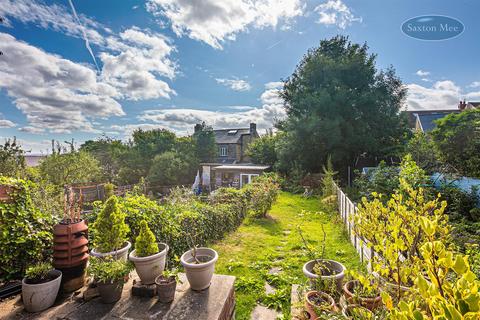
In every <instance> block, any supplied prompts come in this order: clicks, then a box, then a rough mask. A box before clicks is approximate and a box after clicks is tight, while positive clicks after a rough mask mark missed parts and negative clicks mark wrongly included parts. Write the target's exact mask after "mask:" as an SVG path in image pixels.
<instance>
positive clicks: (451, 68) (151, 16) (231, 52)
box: [0, 0, 480, 153]
mask: <svg viewBox="0 0 480 320" xmlns="http://www.w3.org/2000/svg"><path fill="white" fill-rule="evenodd" d="M71 5H73V8H75V11H76V13H77V16H75V15H74V14H73V8H72V6H71ZM479 9H480V3H478V2H477V1H475V0H460V1H439V0H435V1H434V0H431V1H410V0H408V1H407V0H404V1H399V0H395V1H393V0H392V1H385V0H383V1H381V0H364V1H353V0H318V1H317V0H316V1H304V0H149V1H133V0H122V1H117V0H102V1H93V0H82V1H79V0H72V2H71V3H70V1H69V0H63V1H25V0H0V16H1V17H3V18H4V22H3V24H1V25H0V50H1V51H3V53H4V54H3V55H2V56H0V139H2V140H3V139H5V138H7V137H12V136H16V137H17V139H18V140H19V141H20V142H21V143H22V144H23V145H24V147H25V149H27V150H32V151H33V152H35V153H38V152H47V149H48V148H49V146H50V143H49V141H50V139H57V140H60V141H64V140H70V139H71V138H74V139H75V140H76V141H77V143H81V142H82V141H84V140H86V139H92V138H95V137H98V136H100V135H101V134H103V133H105V134H107V135H109V136H112V137H117V138H121V139H128V137H129V135H130V134H131V132H132V131H133V130H135V129H136V128H145V129H149V128H168V129H171V130H174V131H175V132H177V133H178V134H181V135H184V134H189V133H191V132H192V131H193V125H194V124H195V123H197V122H199V121H206V122H207V123H209V124H212V125H214V127H217V128H220V127H238V126H242V127H243V126H248V123H249V122H251V121H255V122H257V124H258V127H259V128H260V129H261V130H263V129H266V128H269V127H271V126H272V123H273V121H275V119H279V118H281V117H283V116H284V111H283V108H282V101H281V100H280V99H279V97H278V94H277V93H278V91H277V90H278V88H279V87H280V86H281V80H282V79H285V78H286V77H288V76H289V75H290V74H291V73H292V71H293V70H294V68H295V65H296V64H297V63H298V61H299V60H300V59H301V57H302V55H303V54H304V53H305V52H306V51H307V50H308V49H309V48H311V47H313V46H316V45H318V43H319V41H320V40H321V39H324V38H329V37H332V36H334V35H336V34H345V35H348V36H350V38H351V40H352V41H354V42H364V41H366V42H367V43H368V45H369V46H370V48H371V51H372V52H375V53H377V54H378V60H377V61H378V66H379V67H380V68H385V67H387V66H389V65H393V66H394V67H395V68H396V70H397V73H398V75H399V76H400V77H401V78H402V80H403V81H404V83H405V84H406V85H407V86H408V89H409V96H408V99H407V101H406V105H405V107H406V108H410V109H420V108H422V109H447V108H455V107H456V104H457V103H458V100H459V99H463V98H466V99H467V100H470V101H474V100H480V64H479V63H478V52H479V48H480V45H479V41H478V34H480V24H479V23H478V12H479ZM425 14H439V15H448V16H451V17H454V18H456V19H458V20H460V21H461V22H462V23H463V24H464V25H465V31H464V33H462V34H461V35H460V36H459V37H457V38H455V39H450V40H445V41H437V42H428V41H420V40H416V39H412V38H409V37H407V36H405V35H404V34H402V32H401V30H400V27H401V24H402V23H403V22H404V21H405V20H407V19H409V18H412V17H415V16H419V15H425ZM85 39H87V41H85ZM87 44H88V45H87ZM89 48H91V50H89ZM95 63H96V64H97V66H98V67H97V66H95Z"/></svg>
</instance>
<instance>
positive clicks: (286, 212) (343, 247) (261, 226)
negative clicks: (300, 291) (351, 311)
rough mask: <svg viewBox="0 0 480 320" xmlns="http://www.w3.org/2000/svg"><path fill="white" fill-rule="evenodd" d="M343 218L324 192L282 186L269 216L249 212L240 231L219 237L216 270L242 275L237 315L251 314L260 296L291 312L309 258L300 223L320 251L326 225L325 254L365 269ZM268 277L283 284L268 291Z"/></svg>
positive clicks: (304, 232)
mask: <svg viewBox="0 0 480 320" xmlns="http://www.w3.org/2000/svg"><path fill="white" fill-rule="evenodd" d="M337 219H338V218H337V214H336V213H335V212H333V210H331V209H330V210H329V209H328V208H327V207H326V206H325V205H323V204H322V203H321V201H320V199H319V198H316V197H312V198H309V199H305V198H303V197H302V196H300V195H293V194H290V193H286V192H282V193H280V196H279V197H278V200H277V202H276V203H275V204H274V206H273V207H272V209H271V210H270V212H269V215H268V217H267V218H264V219H251V218H247V219H246V220H245V222H244V223H243V224H242V225H241V226H240V228H238V230H237V231H235V232H234V233H231V234H229V235H227V237H226V238H225V239H224V240H222V241H220V242H217V243H216V244H215V245H214V246H213V247H214V248H215V250H217V251H218V253H219V259H218V262H217V266H216V273H220V274H229V275H234V276H236V277H237V281H236V285H235V289H236V295H237V309H236V312H237V319H250V313H251V312H252V310H253V308H254V307H255V305H256V304H257V301H260V302H262V304H264V305H267V306H269V307H271V308H277V309H279V310H282V311H283V312H284V314H285V315H288V314H289V309H290V305H289V301H290V290H291V284H293V283H299V284H300V283H303V282H305V280H306V278H305V277H304V276H303V273H302V266H303V264H304V263H305V262H306V261H308V260H309V258H308V253H307V251H306V250H305V248H304V245H303V243H302V241H301V239H300V236H299V233H298V226H299V225H300V226H301V229H302V230H303V234H304V236H305V237H306V238H307V239H308V242H309V244H310V246H311V247H313V248H315V250H317V251H318V252H319V251H320V248H321V244H322V239H323V232H322V225H323V229H324V230H325V233H326V245H325V258H329V259H335V260H337V261H340V262H342V263H343V264H344V265H345V266H346V267H347V269H356V270H358V269H361V268H362V265H361V263H360V261H359V258H358V255H357V253H356V251H355V249H354V248H353V246H352V245H351V244H350V242H349V241H348V237H347V235H346V233H345V232H344V230H343V226H342V224H341V221H338V220H337ZM269 271H270V272H269ZM265 281H267V282H268V283H270V284H272V285H273V286H274V287H276V288H277V290H276V292H275V293H274V294H270V295H265V293H264V291H265V290H264V283H265Z"/></svg>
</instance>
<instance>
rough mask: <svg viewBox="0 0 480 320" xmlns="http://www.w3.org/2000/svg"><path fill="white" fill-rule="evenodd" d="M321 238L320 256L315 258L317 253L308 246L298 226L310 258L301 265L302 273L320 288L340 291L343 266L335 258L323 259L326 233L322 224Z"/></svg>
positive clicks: (343, 274) (343, 271) (313, 285)
mask: <svg viewBox="0 0 480 320" xmlns="http://www.w3.org/2000/svg"><path fill="white" fill-rule="evenodd" d="M322 232H323V240H322V249H321V253H320V258H316V257H317V254H316V253H315V252H314V251H313V250H312V249H311V248H310V246H309V244H308V242H307V240H306V239H305V237H304V235H303V232H302V230H301V228H300V227H299V228H298V233H299V235H300V238H301V239H302V241H303V244H304V246H305V248H306V250H307V252H308V255H309V256H310V258H311V259H312V260H310V261H308V262H307V263H305V264H304V265H303V274H304V275H305V276H306V277H307V278H309V279H310V284H311V286H312V287H315V288H317V290H318V289H321V290H324V291H325V290H326V291H328V292H330V291H331V290H332V289H333V291H335V290H336V291H338V292H341V291H342V286H343V278H344V277H345V270H346V268H345V266H344V265H343V264H341V263H340V262H337V261H335V260H328V259H324V258H323V257H324V255H325V240H326V233H325V230H324V228H323V225H322Z"/></svg>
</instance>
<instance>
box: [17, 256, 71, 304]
mask: <svg viewBox="0 0 480 320" xmlns="http://www.w3.org/2000/svg"><path fill="white" fill-rule="evenodd" d="M61 282H62V272H61V271H59V270H55V269H54V268H53V267H52V265H51V264H50V263H46V262H43V263H39V264H37V265H34V266H31V267H29V268H27V271H26V274H25V278H24V279H23V281H22V300H23V305H24V306H25V309H26V310H27V311H28V312H39V311H42V310H45V309H47V308H49V307H51V306H52V305H53V304H54V302H55V299H56V298H57V294H58V290H59V289H60V283H61Z"/></svg>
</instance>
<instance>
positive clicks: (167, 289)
mask: <svg viewBox="0 0 480 320" xmlns="http://www.w3.org/2000/svg"><path fill="white" fill-rule="evenodd" d="M155 284H156V286H157V295H158V301H160V302H163V303H169V302H172V301H173V299H175V290H176V289H177V281H176V279H175V277H170V278H164V277H163V276H158V277H157V278H156V279H155Z"/></svg>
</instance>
